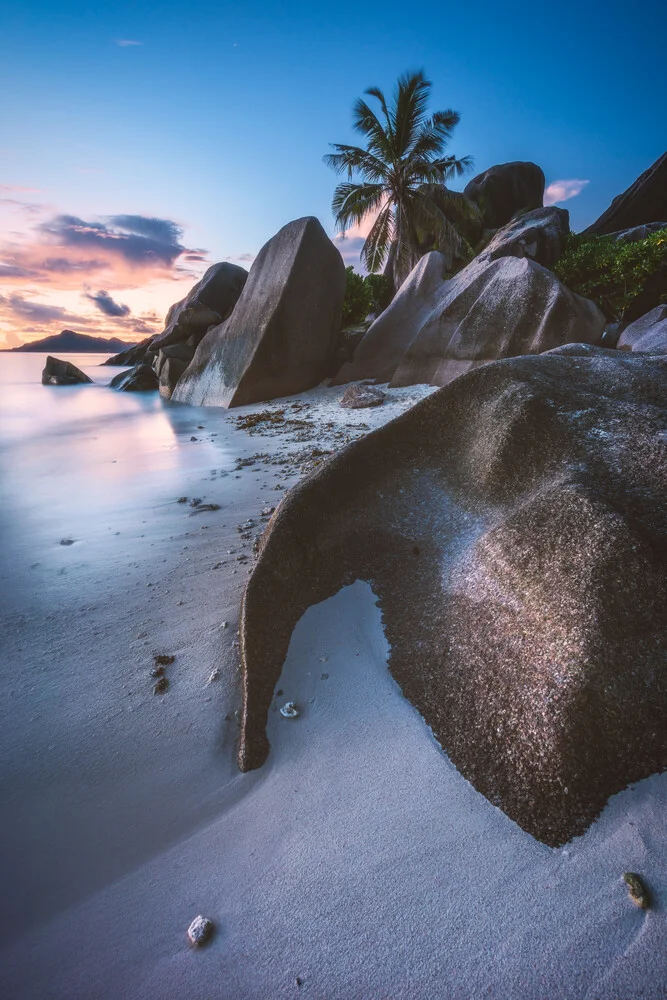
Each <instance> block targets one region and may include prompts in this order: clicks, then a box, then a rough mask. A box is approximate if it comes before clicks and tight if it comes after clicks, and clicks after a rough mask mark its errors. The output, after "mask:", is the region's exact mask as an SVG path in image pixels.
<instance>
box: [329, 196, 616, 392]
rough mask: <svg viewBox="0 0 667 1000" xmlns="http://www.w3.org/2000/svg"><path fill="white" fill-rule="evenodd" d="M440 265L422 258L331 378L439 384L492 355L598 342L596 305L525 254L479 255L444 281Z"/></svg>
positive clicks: (432, 257)
mask: <svg viewBox="0 0 667 1000" xmlns="http://www.w3.org/2000/svg"><path fill="white" fill-rule="evenodd" d="M557 211H558V210H557ZM444 266H445V262H444V260H443V259H442V257H441V256H440V254H438V253H437V252H432V253H430V254H427V255H426V257H423V258H422V260H421V261H420V262H419V264H418V265H417V267H416V268H415V269H414V271H413V272H412V273H411V274H410V276H409V277H408V279H407V281H406V282H405V283H404V285H403V286H402V287H401V288H400V290H399V292H398V294H397V295H396V298H395V299H394V301H393V302H392V303H391V305H390V306H389V307H388V308H387V309H386V310H385V311H384V313H382V315H381V316H379V317H378V319H377V320H376V321H375V323H373V325H372V326H371V327H370V329H369V331H368V333H367V334H366V336H365V337H364V339H363V340H362V342H361V344H360V345H359V347H358V348H357V351H356V353H355V356H354V358H353V360H352V362H351V364H347V365H344V366H343V367H342V368H341V370H340V372H339V373H338V376H337V377H336V379H335V384H338V385H340V384H343V383H344V382H351V381H358V380H360V379H365V378H375V379H378V380H379V381H381V382H384V381H389V382H390V384H391V385H392V386H400V385H412V384H414V383H419V382H424V383H429V384H430V385H440V386H442V385H446V384H447V383H448V382H451V381H452V379H454V378H457V377H458V376H459V375H462V374H464V373H465V372H467V371H469V370H470V369H471V368H476V367H478V366H479V365H484V364H488V362H490V361H495V360H496V359H498V358H508V357H514V356H516V355H519V354H541V353H542V352H543V351H548V350H551V349H552V348H555V347H559V346H561V345H562V344H567V343H575V342H584V343H590V344H596V343H598V342H599V339H600V337H601V335H602V331H603V330H604V327H605V318H604V316H603V314H602V313H601V312H600V310H599V309H598V308H597V306H596V305H595V304H594V303H593V302H590V301H589V300H588V299H584V298H582V297H581V296H579V295H576V294H575V293H574V292H571V291H570V290H569V288H566V287H565V285H563V284H562V283H561V282H560V281H559V280H558V279H557V278H556V277H555V275H554V274H552V272H551V271H548V270H547V269H546V268H544V267H542V266H540V265H539V264H536V263H535V262H534V261H533V260H531V259H530V258H529V257H524V258H517V257H499V258H497V259H494V260H491V261H489V260H486V259H484V255H482V257H480V258H477V259H476V260H474V261H473V262H472V263H471V264H469V265H468V267H466V268H464V269H463V271H460V272H459V274H457V275H455V276H454V277H453V278H451V279H449V280H447V281H445V280H443V277H442V276H443V273H444Z"/></svg>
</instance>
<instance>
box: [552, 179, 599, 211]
mask: <svg viewBox="0 0 667 1000" xmlns="http://www.w3.org/2000/svg"><path fill="white" fill-rule="evenodd" d="M589 183H590V181H584V180H579V179H577V178H572V179H571V180H562V181H552V182H551V184H550V185H549V187H548V188H547V189H546V191H545V192H544V204H545V205H556V204H557V203H558V202H560V201H568V200H569V199H570V198H576V196H577V195H578V194H581V192H582V191H583V190H584V188H585V187H586V185H587V184H589Z"/></svg>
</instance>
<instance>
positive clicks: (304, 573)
mask: <svg viewBox="0 0 667 1000" xmlns="http://www.w3.org/2000/svg"><path fill="white" fill-rule="evenodd" d="M666 563H667V358H665V357H657V356H656V357H651V356H646V355H644V356H633V355H631V354H628V353H626V352H614V351H608V350H603V349H600V348H591V347H588V346H586V345H570V346H568V347H565V348H560V349H559V350H557V351H554V352H551V353H549V354H545V355H541V356H537V357H521V358H514V359H509V360H506V361H499V362H496V363H494V364H491V365H488V366H486V367H485V368H482V369H478V370H476V371H474V372H471V373H470V374H469V375H466V376H464V377H463V378H460V379H458V380H457V381H455V382H453V383H452V384H451V385H449V386H447V387H445V388H444V389H442V390H440V391H439V392H436V393H434V394H433V395H432V396H430V397H429V398H428V399H426V400H424V401H423V402H421V403H419V404H418V405H417V406H415V407H414V409H412V410H411V411H409V412H408V413H406V414H404V415H403V416H402V417H399V418H397V419H396V420H394V421H392V422H391V423H389V424H387V425H386V426H385V427H383V428H381V429H380V430H378V431H376V432H374V433H372V434H370V435H368V437H366V438H365V439H363V440H361V441H359V442H356V443H354V444H352V445H350V446H349V447H348V448H347V449H345V451H343V452H341V453H340V454H338V455H337V456H336V457H334V458H333V459H332V460H331V461H330V462H329V463H328V464H327V465H326V466H324V467H323V468H321V469H320V470H318V471H317V472H316V473H314V474H313V475H312V476H311V477H309V478H308V479H306V480H304V481H303V482H302V483H301V484H300V485H298V486H297V487H296V488H295V489H294V490H293V491H292V492H291V493H290V494H289V495H288V496H287V497H286V498H285V500H284V501H283V503H282V504H281V505H280V507H279V508H278V510H277V512H276V514H275V515H274V517H273V518H272V521H271V522H270V524H269V526H268V528H267V531H266V533H265V536H264V539H263V542H262V549H261V553H260V556H259V560H258V562H257V565H256V567H255V570H254V572H253V574H252V576H251V578H250V580H249V583H248V586H247V590H246V593H245V597H244V606H243V614H242V627H241V651H242V659H243V667H244V683H245V692H244V694H245V703H244V716H243V726H242V741H241V745H240V749H239V764H240V767H241V768H242V769H243V770H249V769H252V768H255V767H259V766H260V765H261V764H262V763H263V761H264V760H265V758H266V755H267V753H268V751H269V745H268V741H267V738H266V731H265V729H266V719H267V710H268V707H269V705H270V702H271V698H272V695H273V690H274V686H275V684H276V681H277V679H278V677H279V675H280V670H281V667H282V663H283V660H284V657H285V653H286V650H287V647H288V644H289V640H290V636H291V633H292V630H293V628H294V625H295V624H296V622H297V621H298V619H299V618H300V616H301V615H302V614H303V612H304V611H305V610H306V608H308V607H309V606H310V605H312V604H314V603H316V602H319V601H321V600H323V599H325V598H326V597H328V596H330V595H332V594H334V593H336V591H337V590H338V589H339V588H340V587H341V585H343V584H346V583H350V582H352V581H353V580H354V579H363V580H368V581H371V582H372V584H373V587H374V590H375V592H376V593H377V594H378V596H379V600H380V606H381V608H382V612H383V618H384V623H385V629H386V634H387V638H388V640H389V642H390V645H391V655H390V660H389V668H390V670H391V673H392V674H393V676H394V677H395V678H396V680H397V681H398V683H399V684H400V686H401V688H402V690H403V693H404V695H405V697H406V698H408V699H409V700H410V701H411V702H412V703H413V704H414V705H415V706H416V708H417V709H418V710H419V712H420V713H421V715H422V716H423V718H424V720H425V722H426V723H427V724H428V725H429V726H430V727H431V728H432V730H433V732H434V734H435V736H436V738H437V739H438V741H439V742H440V744H441V745H442V746H443V748H444V749H445V750H446V751H447V753H448V754H449V756H450V758H451V759H452V761H453V762H454V763H455V764H456V766H457V767H458V768H459V770H460V771H461V773H462V774H463V775H464V776H465V777H466V778H468V780H470V781H471V782H472V783H473V785H474V786H475V787H476V788H477V789H478V790H479V791H481V792H482V793H483V794H484V795H486V796H487V798H488V799H489V800H491V801H492V802H494V803H496V804H497V805H499V806H500V807H501V808H502V809H503V810H504V811H505V812H506V813H507V814H508V815H509V816H510V817H511V818H512V819H514V820H515V821H516V822H517V823H518V824H519V825H520V826H521V827H522V828H523V829H525V830H527V831H528V832H530V833H531V834H533V835H534V836H535V837H536V838H538V839H540V840H542V841H544V842H545V843H547V844H550V845H554V846H555V845H558V844H562V843H564V842H566V841H567V840H569V839H570V838H571V837H572V836H574V835H576V834H579V833H581V832H583V831H584V830H585V829H586V827H587V826H588V825H589V823H590V822H591V821H592V820H593V818H594V817H595V816H596V815H597V814H598V813H599V812H600V810H601V809H602V807H603V806H604V804H605V802H606V800H607V798H608V797H609V796H610V795H611V794H613V793H614V792H616V791H619V790H620V789H622V788H624V787H625V786H626V785H628V784H629V783H630V782H633V781H637V780H639V779H640V778H643V777H645V776H647V775H649V774H651V773H653V772H656V771H659V770H661V769H663V768H665V767H666V766H667V727H665V724H664V719H665V711H666V709H667V669H666V668H667V573H666Z"/></svg>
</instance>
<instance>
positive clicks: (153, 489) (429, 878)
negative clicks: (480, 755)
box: [0, 359, 667, 1000]
mask: <svg viewBox="0 0 667 1000" xmlns="http://www.w3.org/2000/svg"><path fill="white" fill-rule="evenodd" d="M72 360H74V359H72ZM96 360H97V359H96ZM99 360H101V359H99ZM75 363H78V362H77V361H75ZM37 366H38V367H39V362H37ZM86 370H87V371H88V372H89V373H92V374H94V376H95V377H96V378H98V377H99V378H100V380H103V381H106V380H107V379H108V378H110V377H111V375H112V374H114V372H113V371H111V370H109V369H101V370H99V371H94V370H93V369H92V368H90V367H87V368H86ZM36 389H37V390H38V392H37V394H36V395H35V394H34V393H31V394H30V400H32V401H33V403H34V406H33V407H32V409H31V405H32V404H30V403H28V404H26V405H25V406H24V412H23V413H22V414H21V412H19V413H18V416H17V407H16V406H14V409H13V413H14V418H13V420H12V425H11V428H10V431H9V432H8V431H6V430H5V431H4V432H3V442H2V459H3V465H4V470H5V471H6V475H5V476H3V485H2V500H3V510H4V518H3V521H4V532H3V545H2V549H1V553H0V560H1V562H0V570H1V574H2V583H3V596H4V602H3V604H4V607H3V626H4V635H5V640H4V643H3V645H4V649H5V655H4V657H3V667H2V673H1V677H0V687H1V691H2V697H0V762H1V763H0V768H1V780H2V801H3V807H4V808H3V816H4V822H3V824H2V827H1V828H0V831H1V832H0V837H1V843H0V858H1V859H2V860H1V863H2V867H3V872H2V884H3V889H4V891H3V893H2V896H1V897H0V898H1V903H0V908H1V909H0V912H1V921H2V937H3V947H2V952H1V953H0V970H1V971H0V992H1V993H2V995H3V996H7V997H12V998H17V1000H19V998H20V1000H32V998H34V1000H37V998H40V1000H43V998H51V997H52V998H58V1000H60V998H62V1000H65V998H67V1000H74V998H82V1000H83V998H87V1000H88V998H91V997H95V998H106V997H109V998H110V1000H111V998H118V997H128V998H132V1000H134V998H161V1000H169V998H172V997H173V998H174V1000H175V998H177V997H178V998H182V997H185V996H187V997H192V998H199V997H201V998H202V1000H204V998H210V997H212V996H220V997H230V998H237V1000H243V998H246V997H248V998H254V997H257V998H259V997H262V998H269V997H270V998H274V997H275V998H278V997H291V996H309V997H318V998H322V1000H325V998H326V1000H333V998H338V997H340V998H341V1000H343V998H345V1000H355V998H362V997H363V998H370V997H372V998H380V997H387V998H392V1000H399V998H403V997H405V998H408V997H409V998H411V1000H414V998H424V1000H426V998H429V1000H430V998H433V997H436V996H437V997H440V996H442V997H447V998H450V997H452V998H457V997H461V998H470V1000H472V998H473V997H474V998H477V997H481V996H492V997H499V998H500V997H502V998H505V1000H507V998H514V997H516V998H521V1000H524V998H525V1000H532V998H535V1000H538V998H540V1000H541V998H546V997H548V998H549V1000H561V998H562V1000H575V998H576V1000H593V998H610V1000H611V998H612V997H619V996H622V997H624V998H626V997H627V998H630V997H649V998H656V1000H657V998H659V997H664V996H665V995H666V993H665V983H667V959H666V957H665V956H666V954H667V949H666V948H665V944H666V943H667V941H666V927H665V915H664V914H665V907H664V903H665V898H664V889H663V888H662V887H664V885H665V881H666V879H667V862H666V860H665V859H666V858H667V851H666V850H665V847H666V846H667V845H666V844H665V840H666V834H665V832H664V816H665V806H666V805H667V780H666V776H664V775H663V776H656V777H653V778H650V779H648V780H647V781H645V782H642V783H641V784H639V785H638V786H637V787H636V788H634V789H629V790H626V791H625V792H623V793H621V794H620V795H618V796H615V797H614V799H613V800H611V802H610V803H609V805H608V806H607V809H606V810H605V812H604V813H603V815H602V816H601V817H600V819H599V821H598V822H597V823H595V824H594V825H593V826H592V827H591V828H590V829H589V831H588V832H587V834H586V835H585V836H584V837H581V838H577V839H576V840H575V841H572V842H571V844H569V845H566V847H564V848H561V849H558V850H552V849H550V848H547V847H545V846H544V845H542V844H539V843H538V842H536V841H535V840H533V838H531V837H530V836H529V835H527V834H525V833H523V831H521V830H520V829H519V828H518V827H517V826H516V825H515V824H514V823H512V822H511V821H510V820H509V819H508V818H507V817H506V816H504V814H503V813H501V812H500V811H499V810H498V809H496V808H495V807H493V806H492V805H490V804H489V803H488V802H487V800H486V799H484V798H483V797H482V796H480V795H479V794H478V793H476V792H475V791H474V789H472V787H471V786H470V785H468V783H467V782H465V781H464V779H463V778H462V777H461V776H460V775H459V774H458V772H457V771H456V770H455V768H453V767H452V765H451V764H450V763H449V762H448V760H447V758H446V756H445V755H444V754H443V753H442V751H441V750H440V749H439V747H438V746H437V744H436V743H435V741H434V740H433V738H432V736H431V735H430V733H429V731H428V730H427V728H426V727H425V725H424V723H423V721H422V720H421V718H420V717H419V716H418V715H417V713H416V712H415V710H414V709H413V708H412V707H411V706H410V705H409V704H408V703H407V702H406V701H405V700H404V699H403V698H402V696H401V694H400V691H399V690H398V688H397V686H396V685H395V683H394V681H393V680H392V679H391V677H390V675H389V673H388V671H387V669H386V656H387V647H386V641H385V639H384V635H383V632H382V625H381V618H380V613H379V610H378V609H377V607H376V606H375V600H374V598H373V595H372V592H371V590H370V587H369V586H368V585H367V584H362V583H357V584H355V585H354V586H353V587H351V588H346V589H345V590H344V591H342V592H341V593H340V594H338V595H337V596H336V597H334V598H332V599H331V600H330V601H327V602H325V603H324V604H322V605H319V606H318V607H315V608H312V609H310V610H309V611H308V612H307V613H306V615H305V616H304V618H303V619H302V620H301V622H300V623H299V625H298V626H297V629H296V630H295V633H294V636H293V640H292V645H291V647H290V652H289V654H288V658H287V661H286V664H285V667H284V670H283V675H282V677H281V681H280V690H282V691H283V694H282V695H281V696H280V698H279V699H277V701H276V703H275V707H276V708H277V706H278V704H279V703H282V701H283V700H290V699H293V700H294V701H296V702H297V704H298V705H299V707H300V709H301V714H300V716H299V718H297V719H294V720H286V719H283V718H282V717H281V716H280V715H279V713H278V711H275V712H273V713H272V716H271V723H270V728H271V731H270V733H269V736H270V740H271V744H272V748H273V749H272V753H271V756H270V758H269V761H268V762H267V765H266V766H265V767H264V768H263V769H261V770H260V771H257V772H253V773H251V774H248V775H240V774H239V773H238V772H237V770H236V766H235V760H234V755H235V750H236V739H237V733H238V727H237V713H238V710H239V708H240V677H239V673H238V663H237V650H236V647H235V645H234V643H235V640H236V629H237V618H238V608H239V602H240V597H241V593H242V588H243V585H244V583H245V580H246V578H247V574H248V572H249V568H250V567H251V565H252V540H253V537H254V534H255V533H256V532H257V531H258V530H260V529H261V525H262V515H261V511H262V510H263V509H264V508H267V507H270V506H274V505H275V504H276V502H278V501H279V499H280V497H281V496H282V495H283V489H282V488H280V489H276V486H280V487H286V486H289V485H291V484H292V483H293V482H294V481H296V479H297V478H298V476H300V475H301V474H302V472H301V470H302V469H307V468H308V466H309V464H310V463H312V462H313V461H318V460H319V459H320V457H321V456H317V455H313V451H314V450H315V449H317V450H320V451H326V450H329V449H331V448H335V447H338V446H340V445H342V444H344V441H345V439H346V437H350V436H354V435H356V434H357V433H363V432H364V430H365V428H364V427H362V426H359V425H364V424H366V425H368V426H373V425H377V424H378V423H379V422H381V421H384V420H385V419H387V418H389V417H391V416H394V415H396V414H397V413H398V412H400V411H401V409H402V408H404V406H406V405H409V404H410V403H411V402H413V401H414V400H416V399H417V398H419V395H420V394H423V392H424V391H425V390H424V389H421V390H416V389H413V392H412V393H409V392H408V391H406V390H398V391H396V393H395V394H394V392H393V391H392V393H391V398H392V400H393V401H392V402H389V403H385V404H384V406H383V407H379V408H378V409H377V410H370V411H352V412H350V411H343V410H340V409H339V408H338V407H337V399H338V398H339V397H340V395H341V394H342V391H343V390H342V389H336V390H316V391H315V392H314V393H311V394H304V397H302V398H300V399H299V400H288V401H284V402H281V403H272V404H271V405H270V407H268V409H270V410H271V411H272V412H273V413H274V414H277V413H280V411H281V410H282V411H284V412H283V415H282V417H277V418H276V421H277V422H276V423H275V424H267V423H266V422H260V423H259V424H257V425H256V426H255V427H254V428H249V429H248V430H243V429H239V428H238V426H237V418H238V417H239V416H243V415H244V414H247V413H250V412H257V411H262V410H263V409H266V407H250V408H243V410H238V411H232V412H231V413H228V412H225V411H215V410H196V409H192V408H189V407H182V406H178V405H165V404H163V403H161V401H159V400H158V399H157V398H156V397H155V396H151V397H142V398H141V399H138V398H137V397H128V396H124V395H123V394H111V393H107V392H106V390H103V389H101V388H96V387H82V388H81V389H78V388H77V389H74V390H71V389H66V390H64V393H65V394H64V395H60V393H61V392H62V390H60V389H47V388H42V387H41V386H37V387H36ZM84 392H89V393H92V394H95V398H94V399H93V396H89V397H88V399H86V397H85V396H83V393H84ZM41 393H46V394H50V395H47V397H42V398H44V412H42V413H41V414H40V413H39V412H38V411H39V407H40V406H41V402H40V394H41ZM77 400H78V401H79V402H78V403H77ZM5 402H6V405H10V404H11V403H12V398H11V394H8V395H6V396H5ZM14 402H16V400H14ZM295 402H296V404H297V407H298V406H302V405H303V404H304V403H306V404H312V405H309V406H307V407H306V408H305V409H301V410H300V409H297V408H294V409H292V408H291V407H292V404H294V403H295ZM18 409H19V411H20V407H19V408H18ZM285 418H286V419H287V420H290V419H292V420H294V421H295V423H293V424H286V423H285ZM298 421H303V422H305V426H304V425H303V424H302V423H299V422H298ZM309 423H310V424H311V426H310V427H309V426H308V424H309ZM202 425H203V427H202ZM327 425H332V426H327ZM5 426H7V425H5ZM250 430H252V431H253V433H249V431H250ZM192 437H195V438H196V439H197V440H196V441H191V438H192ZM281 452H284V453H285V456H286V457H285V459H284V460H283V459H282V458H281V461H280V463H279V464H273V462H275V461H276V458H277V457H278V456H279V454H280V453H281ZM289 454H291V455H292V456H297V457H296V458H295V459H293V460H292V461H290V460H289V458H288V457H287V456H288V455H289ZM257 455H261V456H264V457H263V458H256V457H253V456H257ZM181 496H186V497H188V498H189V499H192V498H193V497H194V498H201V499H203V500H204V501H205V502H211V503H217V504H219V505H220V509H219V510H215V511H210V512H204V513H199V514H198V513H196V508H193V507H191V506H190V505H189V502H188V503H184V504H179V503H177V500H178V498H179V497H181ZM248 518H251V519H252V520H253V521H255V525H253V527H252V528H251V529H248V530H244V531H243V532H239V531H238V530H237V527H238V526H239V525H244V524H245V523H247V520H248ZM241 534H246V535H248V536H249V537H247V538H241ZM62 541H66V542H71V544H65V545H62V544H61V542H62ZM228 550H232V551H231V552H230V551H228ZM239 556H240V557H247V561H245V559H242V561H238V558H239ZM225 621H226V622H227V623H228V625H227V627H222V623H223V622H225ZM158 653H164V654H169V655H173V656H175V660H174V663H173V664H172V665H169V666H168V667H167V668H166V674H167V677H168V680H169V689H168V691H167V692H166V693H165V694H164V695H159V696H156V695H154V694H153V693H152V690H153V684H154V680H153V678H151V676H150V671H151V668H152V667H153V657H154V655H155V654H158ZM216 669H217V670H218V671H219V677H218V679H217V680H214V681H212V682H211V683H208V680H209V677H210V675H211V673H212V672H213V671H214V670H216ZM325 675H326V676H325ZM627 869H631V870H635V871H640V872H642V873H643V874H645V876H646V879H647V881H648V883H649V885H650V886H651V888H652V890H653V892H654V897H655V902H656V905H655V907H654V908H653V909H651V910H649V911H647V912H642V911H640V910H638V909H637V908H636V907H635V906H634V905H633V904H632V903H631V902H630V901H629V899H628V897H627V892H626V888H625V886H624V884H623V883H622V881H621V879H620V876H621V874H622V872H623V871H625V870H627ZM198 913H203V914H205V915H207V916H209V917H211V918H212V919H213V920H214V921H215V922H216V926H217V933H216V935H215V937H214V939H213V941H212V943H211V944H210V945H209V946H208V947H207V948H206V949H203V950H201V951H199V952H197V951H193V950H192V949H190V948H189V947H188V944H187V940H186V929H187V926H188V924H189V923H190V921H191V920H192V918H193V917H194V916H196V915H197V914H198ZM297 980H299V982H297Z"/></svg>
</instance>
